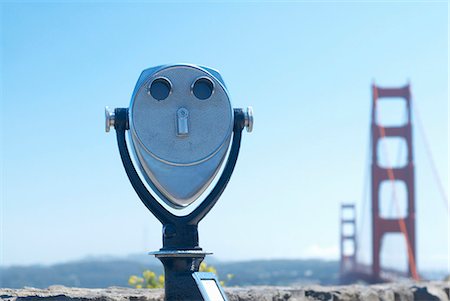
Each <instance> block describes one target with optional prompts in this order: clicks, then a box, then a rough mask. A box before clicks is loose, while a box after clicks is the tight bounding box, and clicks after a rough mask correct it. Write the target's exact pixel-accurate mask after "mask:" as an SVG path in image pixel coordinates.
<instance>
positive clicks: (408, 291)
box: [0, 282, 450, 301]
mask: <svg viewBox="0 0 450 301" xmlns="http://www.w3.org/2000/svg"><path fill="white" fill-rule="evenodd" d="M225 292H226V293H227V295H228V299H229V301H250V300H252V301H253V300H258V301H266V300H267V301H269V300H270V301H281V300H283V301H284V300H289V301H300V300H301V301H307V300H308V301H311V300H321V301H328V300H330V301H347V300H361V301H362V300H367V301H413V300H420V301H435V300H436V301H438V300H439V301H450V282H418V283H389V284H380V285H371V286H363V285H348V286H302V287H270V286H254V287H228V288H225ZM163 298H164V292H163V290H161V289H132V288H121V287H110V288H105V289H87V288H70V287H64V286H51V287H49V288H48V289H36V288H30V287H26V288H23V289H8V288H0V300H5V301H25V300H26V301H38V300H39V301H44V300H52V301H72V300H73V301H128V300H130V301H162V300H163Z"/></svg>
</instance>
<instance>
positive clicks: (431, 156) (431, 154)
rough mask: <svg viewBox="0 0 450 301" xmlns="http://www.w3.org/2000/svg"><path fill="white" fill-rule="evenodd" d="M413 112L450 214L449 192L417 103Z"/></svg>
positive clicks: (433, 172) (434, 175)
mask: <svg viewBox="0 0 450 301" xmlns="http://www.w3.org/2000/svg"><path fill="white" fill-rule="evenodd" d="M413 112H414V117H415V118H416V121H417V125H418V126H419V132H420V134H421V136H422V140H423V144H424V145H425V152H426V154H427V158H428V161H429V163H430V166H431V171H432V174H433V177H434V179H435V182H436V184H437V186H438V190H439V193H440V195H441V198H442V201H443V202H444V206H445V207H446V209H447V210H446V211H447V213H448V214H449V215H450V204H449V203H448V196H447V192H446V191H445V188H444V184H443V183H442V180H441V177H440V176H439V173H438V170H437V167H436V163H435V161H434V158H433V153H432V152H431V147H430V143H429V142H428V138H427V135H426V132H425V129H424V126H423V123H422V119H421V117H420V114H419V110H418V108H417V105H413Z"/></svg>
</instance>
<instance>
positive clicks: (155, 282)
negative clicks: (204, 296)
mask: <svg viewBox="0 0 450 301" xmlns="http://www.w3.org/2000/svg"><path fill="white" fill-rule="evenodd" d="M199 271H200V272H208V273H214V274H216V275H217V270H216V268H215V267H213V266H212V265H207V264H206V263H205V262H202V263H201V264H200V269H199ZM233 277H234V275H233V274H227V281H229V280H231V279H233ZM128 284H129V285H130V286H132V287H134V288H163V287H164V275H159V276H157V275H156V274H155V272H152V271H150V270H145V271H144V272H143V273H142V277H139V276H136V275H132V276H130V278H129V279H128ZM220 285H222V286H225V281H220Z"/></svg>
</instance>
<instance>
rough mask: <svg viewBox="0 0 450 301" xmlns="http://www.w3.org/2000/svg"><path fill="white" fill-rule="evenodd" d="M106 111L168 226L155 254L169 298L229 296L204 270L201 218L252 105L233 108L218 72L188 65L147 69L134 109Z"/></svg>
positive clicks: (141, 185) (249, 120)
mask: <svg viewBox="0 0 450 301" xmlns="http://www.w3.org/2000/svg"><path fill="white" fill-rule="evenodd" d="M105 117H106V132H109V130H110V127H114V128H115V130H116V136H117V143H118V146H119V152H120V156H121V159H122V163H123V166H124V167H125V171H126V173H127V175H128V178H129V180H130V182H131V184H132V186H133V187H134V189H135V191H136V193H137V194H138V196H139V198H140V199H141V200H142V202H143V203H144V205H145V206H146V207H147V208H148V209H149V210H150V211H151V212H152V213H153V214H154V215H155V217H156V218H157V219H158V220H159V221H160V222H161V223H162V225H163V247H162V248H161V249H160V250H159V251H156V252H152V253H150V254H153V255H155V256H156V257H157V258H159V259H160V260H161V262H162V263H163V265H164V271H165V298H166V300H168V301H172V300H195V301H198V300H214V301H216V300H227V299H226V296H225V294H224V292H223V290H222V288H221V287H220V285H219V282H218V281H217V278H216V277H215V276H214V275H213V274H211V273H200V272H199V266H200V263H201V262H202V261H203V259H204V257H205V255H207V254H210V253H206V252H204V251H203V250H202V248H200V246H199V240H198V223H199V222H200V221H201V220H202V219H203V218H204V217H205V215H206V214H207V213H208V212H209V211H210V210H211V208H212V207H213V206H214V204H215V203H216V202H217V200H218V199H219V197H220V195H221V194H222V192H223V191H224V189H225V186H226V185H227V184H228V181H229V180H230V177H231V174H232V173H233V169H234V166H235V165H236V161H237V158H238V154H239V148H240V144H241V137H242V130H243V129H244V128H246V129H247V131H248V132H251V131H252V128H253V113H252V109H251V108H250V107H249V108H247V109H246V110H245V111H244V110H242V109H233V108H232V106H231V103H230V98H229V95H228V91H227V88H226V86H225V83H224V81H223V80H222V77H221V76H220V74H219V73H218V72H217V71H216V70H213V69H210V68H206V67H201V66H195V65H187V64H180V65H166V66H158V67H154V68H150V69H147V70H144V71H143V72H142V74H141V76H140V77H139V79H138V81H137V84H136V87H135V89H134V91H133V95H132V97H131V103H130V107H129V108H116V109H114V110H111V111H110V110H109V109H108V108H106V110H105ZM126 131H128V132H129V135H128V139H127V138H126V134H125V133H126ZM129 149H131V152H132V153H133V155H134V159H135V160H134V161H133V160H132V159H131V156H130V152H129ZM134 163H135V164H136V165H137V166H138V168H135V166H134ZM145 183H146V184H147V185H146V184H145ZM211 184H212V185H211ZM210 186H211V187H210ZM208 188H209V189H208ZM206 191H208V193H207V194H206ZM203 194H206V195H205V196H203V197H202V195H203Z"/></svg>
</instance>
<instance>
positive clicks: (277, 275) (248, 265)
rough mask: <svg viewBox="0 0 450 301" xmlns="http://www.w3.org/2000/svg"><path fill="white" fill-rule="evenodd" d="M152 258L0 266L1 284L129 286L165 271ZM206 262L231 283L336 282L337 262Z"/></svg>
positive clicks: (31, 285)
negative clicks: (132, 280) (136, 279)
mask: <svg viewBox="0 0 450 301" xmlns="http://www.w3.org/2000/svg"><path fill="white" fill-rule="evenodd" d="M149 259H150V258H149V257H148V256H146V257H143V256H129V257H127V258H126V259H120V260H119V259H114V258H110V259H100V258H97V259H96V258H90V259H87V260H83V261H76V262H69V263H63V264H55V265H51V266H12V267H6V268H0V287H8V288H21V287H24V286H30V287H37V288H46V287H48V286H50V285H55V284H59V285H65V286H71V287H87V288H95V287H98V288H101V287H109V286H128V278H129V277H130V275H141V274H142V272H143V271H144V270H146V269H150V270H152V271H154V272H156V273H157V274H161V273H162V272H163V268H162V264H161V263H159V262H158V261H156V260H155V259H153V258H152V259H151V260H149ZM145 261H146V262H145ZM207 263H209V264H212V265H214V267H216V268H217V271H218V273H219V278H221V279H225V278H226V275H227V274H233V275H234V278H233V279H231V280H230V281H229V282H228V285H230V286H234V285H236V286H246V285H290V284H299V283H322V284H335V283H336V281H337V269H338V264H337V262H328V261H320V260H255V261H244V262H220V261H217V260H214V259H212V260H210V261H208V262H207Z"/></svg>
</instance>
